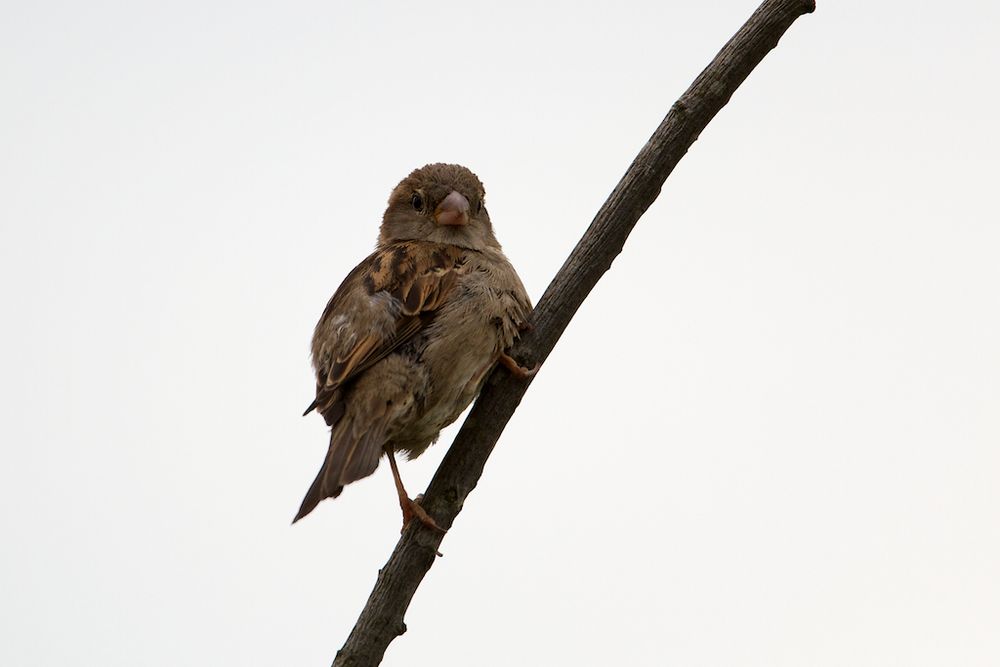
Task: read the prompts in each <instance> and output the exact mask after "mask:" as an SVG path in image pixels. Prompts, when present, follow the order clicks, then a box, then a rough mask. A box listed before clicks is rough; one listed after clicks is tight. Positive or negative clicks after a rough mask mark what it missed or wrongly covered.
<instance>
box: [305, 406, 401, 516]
mask: <svg viewBox="0 0 1000 667" xmlns="http://www.w3.org/2000/svg"><path fill="white" fill-rule="evenodd" d="M368 414H369V415H371V413H368ZM364 421H365V422H366V423H365V424H363V425H359V424H358V423H357V422H358V420H355V419H347V418H345V419H341V420H340V421H339V422H337V424H336V426H334V427H333V430H332V431H331V432H330V449H329V450H327V453H326V460H324V461H323V467H322V468H320V469H319V474H318V475H316V479H315V480H314V481H313V483H312V486H310V487H309V491H307V492H306V497H305V498H303V499H302V506H301V507H299V512H298V514H296V515H295V518H294V519H292V523H295V522H296V521H298V520H299V519H301V518H302V517H304V516H305V515H307V514H309V512H312V511H313V510H314V509H316V505H319V503H320V501H322V500H325V499H327V498H336V497H337V496H339V495H340V493H341V491H343V490H344V486H345V485H347V484H350V483H351V482H353V481H356V480H359V479H361V478H362V477H367V476H368V475H370V474H372V473H373V472H375V468H377V467H378V459H379V456H381V455H382V447H383V445H384V444H385V437H386V426H387V424H388V421H389V419H388V415H387V414H384V413H383V414H382V415H378V416H377V418H376V419H366V420H364ZM359 426H361V428H358V427H359ZM359 431H360V432H359Z"/></svg>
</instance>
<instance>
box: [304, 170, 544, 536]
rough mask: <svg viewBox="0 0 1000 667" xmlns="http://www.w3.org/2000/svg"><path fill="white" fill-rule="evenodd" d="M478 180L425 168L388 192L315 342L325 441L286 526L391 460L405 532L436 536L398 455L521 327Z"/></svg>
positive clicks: (430, 434)
mask: <svg viewBox="0 0 1000 667" xmlns="http://www.w3.org/2000/svg"><path fill="white" fill-rule="evenodd" d="M485 195H486V192H485V190H484V188H483V184H482V183H481V182H480V180H479V178H478V177H477V176H476V175H475V174H474V173H472V172H471V171H469V170H468V169H466V168H465V167H462V166H460V165H456V164H440V163H438V164H429V165H426V166H424V167H421V168H419V169H416V170H414V171H413V172H412V173H410V175H409V176H407V177H406V178H404V179H403V180H402V181H401V182H400V183H399V185H397V186H396V188H395V189H394V190H393V191H392V194H391V195H390V196H389V204H388V207H387V208H386V210H385V214H384V215H383V216H382V225H381V227H380V230H379V236H378V242H377V244H376V248H375V252H373V253H372V254H371V255H369V256H368V257H366V258H365V259H364V260H363V261H362V262H361V263H360V264H358V265H357V266H356V267H355V268H354V270H353V271H351V272H350V273H349V274H348V275H347V278H345V279H344V282H343V283H342V284H341V285H340V287H339V288H337V291H336V292H335V293H334V295H333V297H332V298H331V299H330V301H329V302H328V303H327V304H326V309H325V310H324V311H323V315H322V316H321V317H320V319H319V322H318V323H317V324H316V329H315V331H314V333H313V338H312V363H313V367H314V369H315V371H316V399H315V400H314V401H313V402H312V404H311V405H310V406H309V407H308V408H307V409H306V411H305V413H303V414H304V415H305V414H309V412H311V411H312V410H314V409H315V410H316V411H318V412H319V413H320V414H321V415H323V419H325V420H326V423H327V425H328V426H329V427H330V446H329V449H328V451H327V454H326V459H325V460H324V461H323V467H322V468H320V471H319V474H318V475H317V476H316V480H315V481H314V482H313V483H312V486H310V487H309V491H308V492H306V495H305V498H304V499H303V501H302V506H301V507H300V509H299V512H298V514H297V515H296V516H295V519H294V520H293V521H292V523H295V522H296V521H298V520H299V519H301V518H302V517H304V516H306V515H307V514H309V513H310V512H311V511H312V510H313V509H315V507H316V505H318V504H319V502H320V501H322V500H324V499H326V498H336V497H337V496H339V495H340V493H341V492H342V491H343V490H344V487H345V486H347V485H348V484H350V483H351V482H354V481H356V480H359V479H361V478H363V477H367V476H368V475H371V474H372V473H373V472H375V469H376V468H377V467H378V463H379V459H380V458H381V456H382V455H383V454H384V455H385V456H386V458H388V460H389V466H390V468H391V469H392V476H393V479H394V481H395V486H396V493H397V495H398V497H399V505H400V508H401V509H402V512H403V529H404V530H405V528H406V526H407V525H408V524H409V523H410V521H411V520H412V519H413V518H417V519H419V520H420V521H421V522H422V523H424V524H425V525H427V526H430V527H431V528H434V529H436V530H439V531H441V532H444V531H443V530H442V529H441V528H440V527H439V526H438V525H437V523H436V522H435V521H434V520H433V519H432V518H431V517H430V516H429V515H428V514H427V513H426V512H425V511H424V510H423V508H421V507H420V505H419V504H418V502H416V501H414V500H412V499H410V497H409V496H408V495H407V493H406V489H405V488H404V487H403V482H402V480H401V479H400V477H399V470H398V468H397V465H396V459H395V453H396V452H402V453H403V454H405V455H406V457H407V458H409V459H412V458H415V457H417V456H419V455H420V454H422V453H423V452H424V451H425V450H426V449H427V447H429V446H430V445H431V444H432V443H434V442H435V441H436V440H437V439H438V435H439V434H440V432H441V429H442V428H444V427H445V426H447V425H448V424H451V423H452V422H454V421H455V420H456V419H457V418H458V416H459V415H460V414H461V412H462V411H463V410H464V409H465V408H466V407H467V406H468V405H469V403H471V402H472V400H473V399H474V398H475V397H476V396H477V395H478V394H479V391H480V389H481V388H482V386H483V383H484V381H485V379H486V377H487V375H488V374H489V373H490V371H491V370H492V369H493V367H494V366H495V365H496V364H497V363H500V364H502V365H504V366H505V367H506V368H507V369H508V370H510V372H512V373H513V374H514V375H515V376H517V377H519V378H521V379H525V378H527V377H530V376H531V375H533V374H534V372H535V371H537V366H536V367H535V368H533V369H531V370H528V369H525V368H523V367H522V366H521V365H519V364H518V363H517V361H515V360H514V359H513V358H511V357H510V356H509V355H508V354H507V350H508V349H509V348H510V346H511V345H512V344H513V342H514V341H515V340H516V339H517V337H518V336H519V334H520V333H521V332H522V331H523V330H525V329H526V328H527V327H528V316H529V314H530V313H531V308H532V306H531V301H530V299H529V298H528V294H527V292H525V289H524V285H523V284H522V283H521V279H520V278H519V277H518V275H517V272H516V271H514V267H513V266H511V264H510V262H509V261H508V260H507V257H506V256H504V254H503V251H502V250H501V248H500V244H499V243H498V242H497V239H496V236H494V234H493V225H492V223H491V222H490V216H489V213H488V212H487V211H486V205H485V202H484V197H485Z"/></svg>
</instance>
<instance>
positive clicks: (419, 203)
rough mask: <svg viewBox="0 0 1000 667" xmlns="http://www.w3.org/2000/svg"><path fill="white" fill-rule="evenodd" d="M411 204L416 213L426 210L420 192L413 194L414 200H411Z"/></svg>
mask: <svg viewBox="0 0 1000 667" xmlns="http://www.w3.org/2000/svg"><path fill="white" fill-rule="evenodd" d="M410 203H411V204H412V205H413V210H415V211H423V210H424V198H423V197H421V196H420V193H419V192H414V193H413V198H412V199H410Z"/></svg>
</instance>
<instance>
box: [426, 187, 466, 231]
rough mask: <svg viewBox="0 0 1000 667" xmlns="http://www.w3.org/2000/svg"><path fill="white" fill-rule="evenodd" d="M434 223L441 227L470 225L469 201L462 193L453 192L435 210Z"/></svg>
mask: <svg viewBox="0 0 1000 667" xmlns="http://www.w3.org/2000/svg"><path fill="white" fill-rule="evenodd" d="M434 222H436V223H437V224H439V225H467V224H469V200H468V199H466V198H465V197H464V196H462V193H460V192H457V191H456V190H452V191H451V194H449V195H448V196H447V197H445V198H444V201H442V202H441V203H440V204H438V207H437V208H436V209H434Z"/></svg>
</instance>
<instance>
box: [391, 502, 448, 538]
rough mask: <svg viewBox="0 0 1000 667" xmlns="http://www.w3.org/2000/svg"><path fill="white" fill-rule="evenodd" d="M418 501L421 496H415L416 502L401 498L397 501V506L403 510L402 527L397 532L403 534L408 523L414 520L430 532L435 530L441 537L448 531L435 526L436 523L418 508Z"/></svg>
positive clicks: (423, 510) (424, 511) (422, 509)
mask: <svg viewBox="0 0 1000 667" xmlns="http://www.w3.org/2000/svg"><path fill="white" fill-rule="evenodd" d="M420 499H421V496H417V499H416V500H411V499H410V498H406V499H405V500H403V498H400V499H399V506H400V507H401V508H402V510H403V527H402V528H400V530H399V532H400V533H402V532H404V531H405V530H406V527H407V526H409V525H410V522H411V521H413V520H414V519H416V520H417V521H419V522H420V523H422V524H424V525H425V526H427V527H428V528H430V529H431V530H436V531H437V532H439V533H441V534H442V535H443V534H445V533H447V532H448V531H447V530H445V529H444V528H442V527H441V526H439V525H437V521H435V520H434V519H433V518H431V515H430V514H428V513H427V511H426V510H425V509H424V508H423V507H421V506H420Z"/></svg>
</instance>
